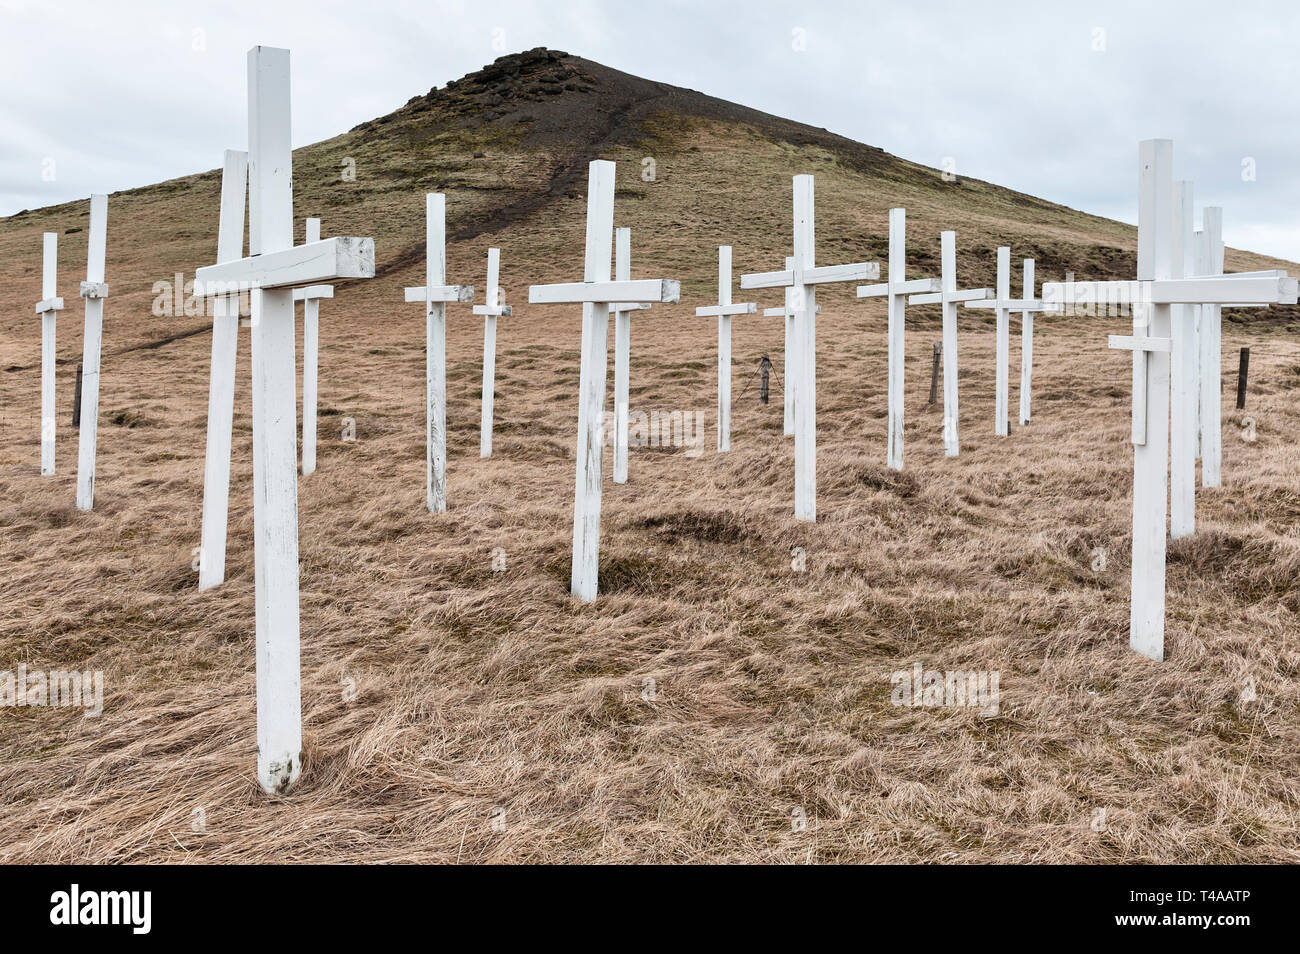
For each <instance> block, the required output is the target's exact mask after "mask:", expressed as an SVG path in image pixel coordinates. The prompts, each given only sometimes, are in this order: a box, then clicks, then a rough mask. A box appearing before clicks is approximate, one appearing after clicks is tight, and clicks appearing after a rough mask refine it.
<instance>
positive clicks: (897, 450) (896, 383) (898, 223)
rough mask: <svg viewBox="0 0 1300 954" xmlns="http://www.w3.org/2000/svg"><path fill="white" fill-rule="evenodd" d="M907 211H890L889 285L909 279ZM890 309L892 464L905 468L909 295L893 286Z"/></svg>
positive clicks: (890, 449) (890, 455) (892, 467)
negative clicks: (906, 347) (904, 378)
mask: <svg viewBox="0 0 1300 954" xmlns="http://www.w3.org/2000/svg"><path fill="white" fill-rule="evenodd" d="M906 269H907V210H906V209H890V210H889V284H890V285H894V284H901V283H902V282H904V281H906V280H907V275H906ZM887 301H888V303H889V304H888V309H889V441H888V445H889V446H888V455H887V456H888V465H889V467H890V468H891V469H893V470H902V469H903V368H904V360H905V358H906V350H905V345H906V341H905V334H906V321H905V318H906V309H907V297H906V296H905V295H903V294H902V293H901V290H900V293H899V294H895V293H894V290H893V289H892V288H891V289H890V291H889V296H888V299H887Z"/></svg>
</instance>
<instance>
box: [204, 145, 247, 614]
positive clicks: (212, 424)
mask: <svg viewBox="0 0 1300 954" xmlns="http://www.w3.org/2000/svg"><path fill="white" fill-rule="evenodd" d="M247 188H248V153H246V152H242V151H240V150H236V149H227V150H226V154H225V158H224V160H223V163H222V169H221V218H220V220H219V222H218V225H217V261H218V262H234V261H237V260H239V259H241V258H243V257H244V204H245V198H246V193H247ZM196 291H197V290H196ZM238 346H239V294H238V293H236V294H233V295H228V296H222V297H218V298H215V299H213V301H212V367H211V371H210V374H209V380H208V439H207V451H206V453H205V457H204V464H203V536H202V539H201V541H200V546H199V589H200V590H206V589H208V588H210V587H213V586H216V585H217V584H218V583H220V582H222V581H223V580H224V579H225V578H226V518H227V513H228V510H229V505H230V436H231V428H232V426H233V423H234V413H235V357H236V352H237V350H238Z"/></svg>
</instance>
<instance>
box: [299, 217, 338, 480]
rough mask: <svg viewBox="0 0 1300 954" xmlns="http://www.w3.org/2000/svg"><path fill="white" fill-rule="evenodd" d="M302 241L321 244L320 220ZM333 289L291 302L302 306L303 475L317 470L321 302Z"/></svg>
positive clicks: (305, 291) (312, 289)
mask: <svg viewBox="0 0 1300 954" xmlns="http://www.w3.org/2000/svg"><path fill="white" fill-rule="evenodd" d="M305 240H306V241H307V243H308V244H310V243H312V242H319V241H320V219H308V220H307V229H306V235H305ZM333 297H334V286H333V285H310V286H308V287H307V288H295V289H294V290H293V300H294V301H295V302H298V301H300V302H302V473H303V476H304V477H305V476H307V475H308V474H311V473H314V472H315V470H316V404H317V395H318V393H319V392H318V390H317V377H318V373H319V368H320V300H321V299H322V298H333Z"/></svg>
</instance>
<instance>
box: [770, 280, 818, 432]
mask: <svg viewBox="0 0 1300 954" xmlns="http://www.w3.org/2000/svg"><path fill="white" fill-rule="evenodd" d="M785 267H786V268H794V256H793V255H787V256H786V257H785ZM794 294H795V292H794V286H793V285H787V286H786V287H785V304H783V305H781V307H779V308H764V309H763V315H764V316H765V317H767V318H785V351H784V354H783V361H784V364H785V367H784V369H783V370H782V372H781V379H782V380H781V383H782V385H783V389H784V391H785V397H784V403H783V407H782V417H783V421H782V425H781V429H782V432H783V433H784V434H785V436H786V437H789V436H790V435H792V434H793V433H794V377H793V376H792V374H791V369H792V365H791V361H790V348H791V347H792V345H793V341H792V340H791V339H792V337H793V336H792V332H793V331H794V316H795V307H794ZM817 311H818V312H820V311H821V309H820V308H818V309H817ZM814 314H816V313H815V312H814Z"/></svg>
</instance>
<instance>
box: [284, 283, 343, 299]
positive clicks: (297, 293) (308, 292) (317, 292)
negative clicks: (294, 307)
mask: <svg viewBox="0 0 1300 954" xmlns="http://www.w3.org/2000/svg"><path fill="white" fill-rule="evenodd" d="M333 297H334V286H333V285H308V286H307V287H306V288H295V289H294V290H293V300H294V301H306V300H307V299H308V298H333Z"/></svg>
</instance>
